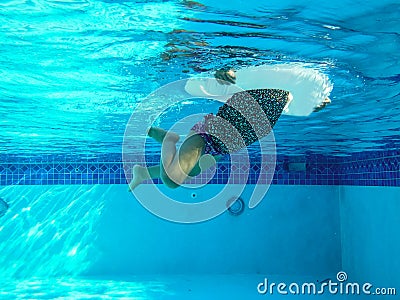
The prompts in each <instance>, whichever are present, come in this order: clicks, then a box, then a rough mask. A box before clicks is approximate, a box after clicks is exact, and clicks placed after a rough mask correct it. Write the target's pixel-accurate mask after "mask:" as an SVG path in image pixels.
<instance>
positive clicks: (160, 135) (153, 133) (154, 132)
mask: <svg viewBox="0 0 400 300" xmlns="http://www.w3.org/2000/svg"><path fill="white" fill-rule="evenodd" d="M167 134H168V138H169V139H171V140H174V141H175V143H177V142H178V141H179V135H178V134H176V133H175V132H172V131H167V130H164V129H162V128H160V127H150V128H149V130H148V131H147V135H148V136H149V137H151V138H153V139H155V140H156V141H157V142H159V143H160V144H161V143H162V142H163V140H164V138H165V136H166V135H167Z"/></svg>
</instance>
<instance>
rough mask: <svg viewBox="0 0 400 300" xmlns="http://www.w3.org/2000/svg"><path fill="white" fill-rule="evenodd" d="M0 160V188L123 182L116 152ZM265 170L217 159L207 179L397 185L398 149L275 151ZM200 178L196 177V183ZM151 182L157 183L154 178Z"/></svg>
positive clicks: (220, 181)
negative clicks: (327, 152) (341, 152)
mask: <svg viewBox="0 0 400 300" xmlns="http://www.w3.org/2000/svg"><path fill="white" fill-rule="evenodd" d="M0 159H1V160H0V161H1V163H0V185H2V186H4V185H57V184H59V185H64V184H81V185H82V184H126V181H127V180H126V177H125V173H124V168H123V163H122V159H121V155H120V154H112V155H103V156H98V157H96V158H91V157H83V156H81V157H79V158H77V157H75V156H71V157H68V156H61V155H60V156H57V155H52V156H41V157H40V158H19V157H17V156H15V157H13V156H10V155H8V156H6V157H1V158H0ZM158 160H159V157H153V158H152V162H149V163H148V164H149V165H152V164H156V163H157V161H158ZM231 168H232V169H231ZM266 168H267V166H265V165H262V164H261V163H260V162H259V160H258V161H256V162H254V161H252V162H250V166H245V165H242V166H236V165H235V166H232V165H231V163H230V162H229V161H228V160H226V161H222V162H219V163H218V167H217V168H216V170H215V174H214V176H212V178H211V180H210V181H209V183H212V184H226V183H227V180H228V177H229V175H230V174H231V172H232V171H231V170H236V171H234V173H235V174H236V176H239V181H242V182H243V181H245V182H247V183H249V184H255V183H269V182H270V179H271V178H272V182H271V183H272V184H283V185H357V186H400V150H390V151H380V152H362V153H354V154H351V155H348V156H341V157H340V156H324V155H321V154H307V155H304V156H280V155H278V156H277V158H276V168H275V172H274V173H269V176H268V171H266V172H267V173H266V174H264V175H262V176H261V177H260V176H259V175H260V170H265V169H266ZM272 171H273V170H272ZM272 171H271V170H269V172H272ZM246 174H248V176H246ZM246 177H247V180H246ZM268 178H269V180H268ZM202 179H204V178H202V177H201V176H200V177H198V178H197V179H195V181H196V180H202ZM154 182H155V183H159V180H155V181H154ZM236 182H237V181H236ZM242 182H240V183H242Z"/></svg>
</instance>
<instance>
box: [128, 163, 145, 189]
mask: <svg viewBox="0 0 400 300" xmlns="http://www.w3.org/2000/svg"><path fill="white" fill-rule="evenodd" d="M144 169H145V168H144V167H142V166H139V165H135V166H133V168H132V175H133V179H132V180H131V182H130V183H129V187H128V192H132V191H133V190H134V189H135V188H136V187H137V186H138V185H139V184H141V183H142V182H143V181H144V180H145V177H144V176H143V170H144Z"/></svg>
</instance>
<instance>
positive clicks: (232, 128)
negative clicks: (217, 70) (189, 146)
mask: <svg viewBox="0 0 400 300" xmlns="http://www.w3.org/2000/svg"><path fill="white" fill-rule="evenodd" d="M288 101H289V92H288V91H284V90H278V89H255V90H247V91H243V92H239V93H235V94H233V95H232V97H231V98H229V99H228V101H227V102H226V103H225V104H224V105H222V106H221V107H220V108H219V110H218V112H217V114H216V115H213V114H208V115H206V116H205V117H204V119H203V120H202V121H200V122H199V123H197V124H195V125H194V126H193V127H192V130H193V131H195V132H196V133H197V134H199V135H201V136H202V137H203V139H204V142H205V149H204V153H205V154H211V155H214V156H215V155H225V154H229V153H233V152H235V151H238V150H240V149H242V148H243V147H245V146H249V145H251V144H253V143H254V142H256V141H257V140H259V139H261V138H263V137H264V136H266V135H268V133H269V132H270V131H271V130H272V128H273V127H274V125H275V123H276V122H277V121H278V119H279V117H280V116H281V114H282V111H283V109H284V107H285V106H286V104H287V103H288Z"/></svg>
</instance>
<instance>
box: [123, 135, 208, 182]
mask: <svg viewBox="0 0 400 300" xmlns="http://www.w3.org/2000/svg"><path fill="white" fill-rule="evenodd" d="M149 136H151V137H153V138H154V139H155V140H157V141H162V144H163V145H162V151H161V163H160V166H154V167H149V168H147V170H146V168H144V167H142V166H134V167H133V179H132V181H131V182H130V184H129V189H130V190H133V189H134V188H136V187H137V186H138V185H139V184H140V183H142V182H143V181H144V180H146V179H150V178H161V180H162V181H163V183H164V184H166V185H167V186H168V187H170V188H176V187H178V186H180V184H182V183H183V182H184V181H185V179H186V178H187V177H188V176H189V174H190V173H191V171H192V170H193V169H194V168H195V166H196V165H197V163H198V160H199V158H200V156H201V154H202V151H203V148H204V141H203V139H202V138H201V137H200V136H198V135H189V136H188V137H187V138H186V139H185V141H184V143H183V144H182V146H181V148H180V151H179V155H177V151H176V142H177V141H178V139H179V135H177V134H175V133H171V134H170V133H169V132H166V131H165V130H163V129H161V128H155V129H152V128H150V130H149ZM194 173H198V171H197V170H196V172H194Z"/></svg>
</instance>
